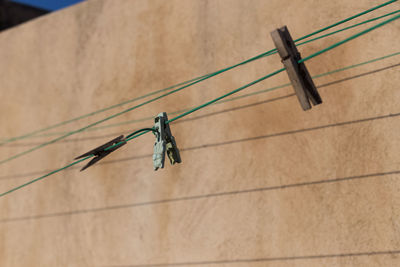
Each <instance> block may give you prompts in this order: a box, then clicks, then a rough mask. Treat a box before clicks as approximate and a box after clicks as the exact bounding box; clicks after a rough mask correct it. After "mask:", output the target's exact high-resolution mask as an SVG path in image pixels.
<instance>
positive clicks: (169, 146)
mask: <svg viewBox="0 0 400 267" xmlns="http://www.w3.org/2000/svg"><path fill="white" fill-rule="evenodd" d="M167 121H168V117H167V113H166V112H161V113H160V114H158V115H157V117H155V118H154V129H155V130H156V132H154V134H155V136H156V142H155V143H154V154H153V166H154V170H155V171H156V170H158V169H159V168H164V161H165V152H166V153H167V156H168V158H169V161H170V162H171V164H172V165H174V164H175V163H181V162H182V160H181V156H180V154H179V149H178V147H177V145H176V142H175V138H174V137H173V136H172V133H171V129H170V128H169V123H166V122H167Z"/></svg>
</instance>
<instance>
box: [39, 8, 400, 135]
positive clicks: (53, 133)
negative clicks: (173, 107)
mask: <svg viewBox="0 0 400 267" xmlns="http://www.w3.org/2000/svg"><path fill="white" fill-rule="evenodd" d="M399 12H400V10H397V11H394V12H390V13H387V14H385V15H383V16H379V17H376V18H372V19H368V20H366V21H363V22H360V23H357V24H354V25H351V26H348V27H345V28H343V29H340V30H337V31H334V32H331V33H328V34H324V35H321V36H318V37H316V38H313V39H310V40H307V41H305V42H301V43H297V46H301V45H304V44H307V43H310V42H313V41H316V40H320V39H322V38H325V37H328V36H331V35H333V34H336V33H339V32H343V31H345V30H349V29H352V28H355V27H357V26H360V25H363V24H366V23H369V22H372V21H376V20H379V19H382V18H385V17H388V16H391V15H394V14H397V13H399ZM272 54H276V51H274V52H272V53H270V55H272ZM184 111H186V110H181V111H178V112H173V113H170V114H178V113H181V112H184ZM151 119H153V117H152V116H151V117H145V118H141V119H136V120H129V121H124V122H119V123H113V124H108V125H104V126H98V127H93V128H90V129H87V131H96V130H101V129H106V128H110V127H116V126H120V125H124V124H130V123H135V122H143V121H147V120H151ZM67 133H69V131H65V132H52V133H46V134H41V135H35V137H43V136H55V135H63V134H67Z"/></svg>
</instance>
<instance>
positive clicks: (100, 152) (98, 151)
mask: <svg viewBox="0 0 400 267" xmlns="http://www.w3.org/2000/svg"><path fill="white" fill-rule="evenodd" d="M115 144H118V145H116V146H114V147H113V148H110V149H107V150H105V149H106V148H108V147H111V146H113V145H115ZM125 144H126V141H125V138H124V136H123V135H121V136H118V137H117V138H115V139H113V140H111V141H109V142H107V143H105V144H104V145H101V146H99V147H97V148H95V149H93V150H90V151H89V152H87V153H85V154H82V155H80V156H79V157H76V158H75V159H80V158H84V157H87V156H90V155H94V156H95V157H94V158H93V159H92V160H91V161H89V163H88V164H86V165H85V167H83V168H82V169H81V171H83V170H85V169H86V168H89V167H90V166H92V165H93V164H95V163H96V162H98V161H99V160H101V159H102V158H104V157H105V156H107V155H108V154H110V153H111V152H113V151H115V150H117V149H118V148H120V147H122V146H123V145H125Z"/></svg>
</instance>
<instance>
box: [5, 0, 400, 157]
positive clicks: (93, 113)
mask: <svg viewBox="0 0 400 267" xmlns="http://www.w3.org/2000/svg"><path fill="white" fill-rule="evenodd" d="M396 1H397V0H391V1H387V2H385V3H383V4H381V5H378V6H375V7H373V8H370V9H368V10H366V11H363V12H361V13H358V14H356V15H354V16H351V17H349V18H347V19H344V20H341V21H339V22H337V23H334V24H332V25H330V26H327V27H325V28H322V29H320V30H317V31H315V32H313V33H310V34H308V35H305V36H303V37H301V38H299V39H297V40H295V42H298V41H301V40H304V39H306V38H308V37H311V36H313V35H315V34H318V33H320V32H323V31H326V30H328V29H330V28H333V27H335V26H338V25H340V24H342V23H345V22H347V21H350V20H352V19H355V18H357V17H360V16H362V15H365V14H367V13H369V12H372V11H374V10H377V9H379V8H382V7H384V6H387V5H389V4H392V3H394V2H396ZM270 52H275V51H270ZM267 53H268V52H267ZM264 56H266V53H263V54H261V55H259V56H256V57H254V58H253V59H250V60H248V62H250V61H253V60H256V59H259V58H261V57H264ZM245 62H246V61H245ZM248 62H246V63H248ZM246 63H243V64H246ZM243 64H237V65H235V67H237V66H240V65H243ZM229 69H231V68H227V70H229ZM227 70H220V71H217V72H213V73H210V74H206V75H203V76H200V77H197V78H194V79H191V80H189V81H186V82H182V83H179V84H177V85H173V86H170V87H167V88H164V89H161V90H157V91H154V92H151V93H149V94H146V95H143V96H140V97H137V98H133V99H131V100H127V101H124V102H121V103H119V104H115V105H112V106H109V107H106V108H103V109H100V110H97V111H94V112H91V113H88V114H85V115H82V116H79V117H76V118H73V119H70V120H67V121H64V122H61V123H57V124H54V125H52V126H48V127H46V128H43V129H39V130H36V131H33V132H30V133H28V134H25V135H21V136H18V137H13V138H9V139H5V140H2V141H1V142H0V146H1V145H3V144H6V143H10V142H14V141H17V140H21V139H25V138H28V137H32V136H36V135H37V134H38V133H41V132H45V131H48V130H51V129H54V128H57V127H59V126H62V125H66V124H69V123H71V122H75V121H78V120H81V119H83V118H87V117H90V116H93V115H95V114H99V113H101V112H104V111H108V110H111V109H114V108H117V107H120V106H122V105H125V104H128V103H131V102H134V101H136V100H140V99H143V98H145V97H148V96H152V95H155V94H157V93H161V92H165V91H168V90H170V89H173V88H175V87H178V86H181V85H184V84H188V83H191V84H190V85H189V86H191V85H193V84H195V83H192V82H194V81H197V80H201V81H203V80H205V79H208V78H211V77H213V76H215V75H217V74H215V73H218V74H219V73H222V72H225V71H227ZM213 74H215V75H213ZM189 86H187V87H189ZM185 88H186V87H185ZM89 128H90V127H89ZM86 129H87V128H86ZM78 132H80V131H78ZM65 137H66V136H65ZM57 141H58V140H57ZM54 142H56V141H54ZM51 143H53V142H51ZM28 153H29V152H28ZM0 164H1V162H0Z"/></svg>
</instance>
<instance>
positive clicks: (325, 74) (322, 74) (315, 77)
mask: <svg viewBox="0 0 400 267" xmlns="http://www.w3.org/2000/svg"><path fill="white" fill-rule="evenodd" d="M397 55H400V52H396V53H392V54H389V55H385V56H383V57H379V58H374V59H371V60H368V61H364V62H361V63H358V64H353V65H350V66H346V67H343V68H339V69H336V70H332V71H329V72H325V73H321V74H318V75H315V76H312V78H313V79H317V78H320V77H324V76H327V75H330V74H333V73H337V72H341V71H345V70H348V69H352V68H356V67H359V66H362V65H366V64H369V63H373V62H377V61H380V60H383V59H386V58H390V57H393V56H397ZM290 85H291V83H285V84H282V85H278V86H275V87H271V88H267V89H263V90H259V91H256V92H252V93H247V94H243V95H239V96H237V97H232V98H228V99H225V100H221V101H218V102H216V103H214V104H216V105H218V104H223V103H226V102H231V101H235V100H237V99H241V98H245V97H248V96H253V95H258V94H262V93H266V92H270V91H273V90H276V89H280V88H284V87H287V86H290ZM191 108H193V107H191ZM191 108H185V109H181V110H178V111H173V112H168V114H169V115H175V114H180V113H182V112H185V111H188V110H190V109H191ZM150 119H154V116H149V117H146V118H142V119H138V120H132V121H126V122H123V123H121V124H128V123H129V124H131V123H137V122H141V121H146V120H150ZM149 129H150V128H149ZM151 130H153V129H151ZM117 134H118V133H117ZM98 137H99V136H95V137H93V138H98ZM129 137H130V136H129ZM84 140H87V139H84ZM68 141H73V140H68ZM75 141H81V140H80V139H77V140H75ZM25 145H29V144H25ZM0 179H2V177H0Z"/></svg>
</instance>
